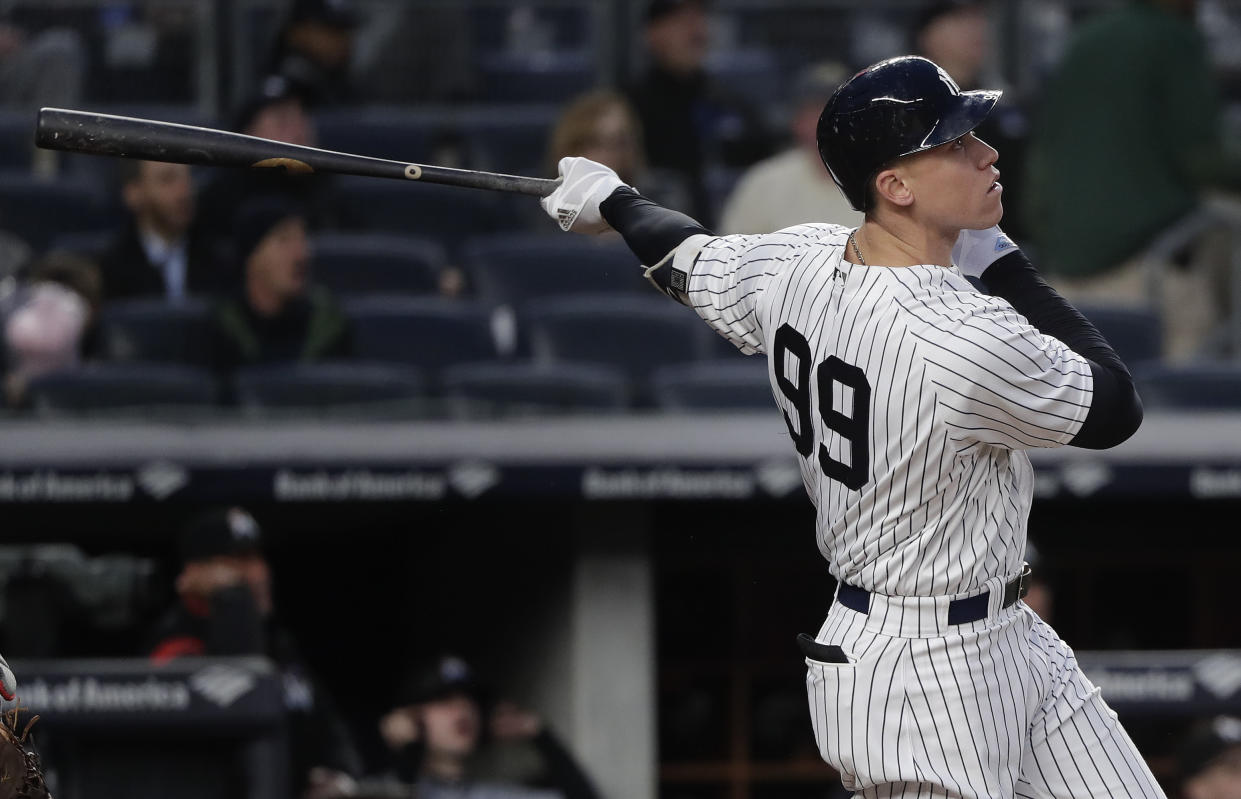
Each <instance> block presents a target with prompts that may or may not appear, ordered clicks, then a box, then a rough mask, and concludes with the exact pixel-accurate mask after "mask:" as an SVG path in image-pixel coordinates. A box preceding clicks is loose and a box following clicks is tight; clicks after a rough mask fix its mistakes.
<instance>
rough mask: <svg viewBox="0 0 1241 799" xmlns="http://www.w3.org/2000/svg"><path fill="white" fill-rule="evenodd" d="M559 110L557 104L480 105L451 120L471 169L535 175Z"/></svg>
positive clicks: (543, 156) (537, 174)
mask: <svg viewBox="0 0 1241 799" xmlns="http://www.w3.org/2000/svg"><path fill="white" fill-rule="evenodd" d="M559 113H560V106H558V105H521V106H512V105H508V106H506V105H480V106H472V107H470V108H468V109H462V110H461V111H459V112H458V113H457V114H456V116H455V117H454V119H455V125H456V128H457V130H458V131H459V132H460V134H461V137H462V139H463V140H464V141H465V143H466V146H467V151H468V153H469V154H470V157H471V161H472V165H473V166H474V168H476V169H485V170H488V171H491V172H507V173H514V174H521V175H532V176H535V177H537V176H539V175H540V174H541V170H542V169H543V167H544V163H543V162H544V159H545V157H546V154H547V143H548V141H549V140H550V138H551V131H552V127H553V126H554V125H555V124H556V117H557V116H558V115H559ZM553 177H554V175H553Z"/></svg>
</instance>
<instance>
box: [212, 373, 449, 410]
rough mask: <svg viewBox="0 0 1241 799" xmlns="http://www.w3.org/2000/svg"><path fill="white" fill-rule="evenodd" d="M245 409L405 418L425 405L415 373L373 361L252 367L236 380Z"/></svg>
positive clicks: (422, 382) (421, 382)
mask: <svg viewBox="0 0 1241 799" xmlns="http://www.w3.org/2000/svg"><path fill="white" fill-rule="evenodd" d="M234 390H235V392H236V396H237V403H238V404H239V405H240V406H241V408H242V409H243V410H246V411H249V412H251V413H262V412H263V411H269V410H278V409H279V410H303V411H304V410H311V409H317V410H333V411H346V410H350V409H359V410H366V411H367V412H368V413H369V412H370V411H374V410H376V409H379V408H386V409H389V410H392V411H398V412H401V413H403V414H407V413H417V412H418V411H420V410H421V409H423V408H424V407H425V403H424V402H423V400H425V398H426V381H425V380H424V379H423V377H422V375H421V374H420V373H419V372H418V370H416V369H412V368H410V367H404V366H390V365H384V364H372V363H310V364H279V365H270V366H251V367H246V368H244V369H241V370H239V371H238V372H237V374H236V375H235V376H234Z"/></svg>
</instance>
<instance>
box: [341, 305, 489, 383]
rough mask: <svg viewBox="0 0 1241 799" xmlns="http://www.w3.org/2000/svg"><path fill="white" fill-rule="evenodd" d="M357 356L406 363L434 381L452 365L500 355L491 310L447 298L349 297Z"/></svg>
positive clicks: (348, 313)
mask: <svg viewBox="0 0 1241 799" xmlns="http://www.w3.org/2000/svg"><path fill="white" fill-rule="evenodd" d="M342 304H343V307H344V311H345V314H346V315H347V316H348V317H349V320H350V322H351V323H352V328H353V343H354V355H355V356H356V357H357V358H358V359H360V360H364V361H372V362H381V363H392V364H405V365H409V366H416V367H419V368H421V369H424V370H426V371H427V372H428V377H429V378H431V379H432V380H433V381H434V380H435V379H436V378H437V377H438V375H439V372H440V370H442V369H444V368H445V367H447V366H451V365H453V364H459V363H468V362H472V361H490V360H494V359H496V358H498V357H499V350H498V348H497V346H496V339H495V335H494V334H493V333H492V328H491V310H490V309H489V308H487V307H485V306H483V305H480V304H477V303H473V302H468V301H463V300H451V299H445V298H442V297H360V298H355V299H352V300H351V299H345V300H344V302H343V303H342Z"/></svg>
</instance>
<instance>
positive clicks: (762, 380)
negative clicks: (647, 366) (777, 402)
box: [651, 355, 774, 411]
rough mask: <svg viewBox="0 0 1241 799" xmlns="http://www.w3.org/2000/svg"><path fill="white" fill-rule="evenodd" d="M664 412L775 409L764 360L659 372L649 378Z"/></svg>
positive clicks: (704, 364)
mask: <svg viewBox="0 0 1241 799" xmlns="http://www.w3.org/2000/svg"><path fill="white" fill-rule="evenodd" d="M651 383H652V386H653V393H654V395H655V399H656V402H657V403H658V404H659V407H661V408H663V409H665V410H676V411H686V410H749V409H761V410H770V409H771V408H773V407H774V405H773V402H774V401H773V399H772V393H771V382H770V380H769V379H768V376H767V360H766V359H765V358H763V357H761V356H757V355H756V356H753V357H750V358H741V359H738V360H725V361H702V362H699V363H693V364H678V365H675V366H665V367H661V368H660V369H658V370H657V371H656V372H655V374H654V375H653V376H652V378H651Z"/></svg>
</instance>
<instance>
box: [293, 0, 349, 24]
mask: <svg viewBox="0 0 1241 799" xmlns="http://www.w3.org/2000/svg"><path fill="white" fill-rule="evenodd" d="M289 22H290V24H293V23H298V22H322V23H324V24H327V25H333V26H335V27H339V28H353V27H356V26H357V25H358V22H359V19H358V10H357V8H356V7H355V6H354V4H353V2H352V0H294V3H293V8H292V10H291V11H290V12H289Z"/></svg>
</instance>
